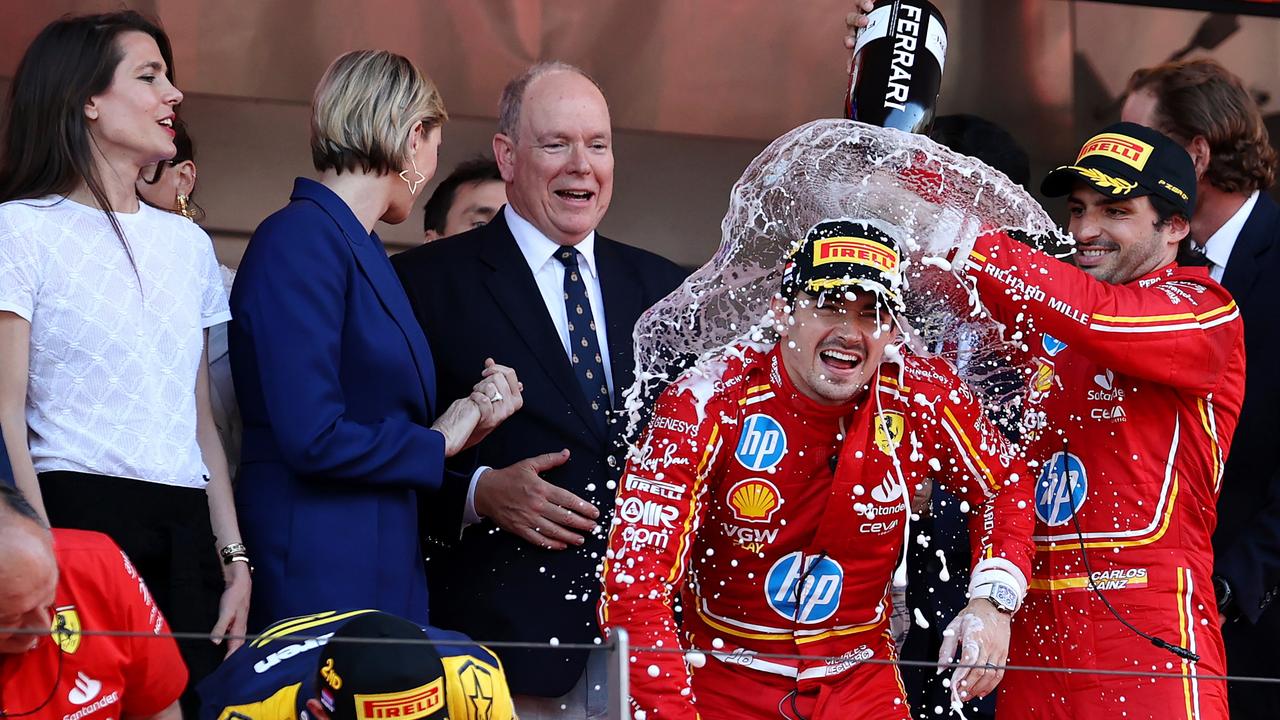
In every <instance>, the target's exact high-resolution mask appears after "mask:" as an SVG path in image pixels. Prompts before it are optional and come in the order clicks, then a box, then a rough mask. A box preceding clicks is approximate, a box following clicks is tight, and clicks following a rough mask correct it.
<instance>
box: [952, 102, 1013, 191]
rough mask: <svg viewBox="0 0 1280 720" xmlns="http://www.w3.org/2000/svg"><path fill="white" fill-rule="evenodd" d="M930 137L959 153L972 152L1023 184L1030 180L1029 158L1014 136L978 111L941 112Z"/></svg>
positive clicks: (971, 153)
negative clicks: (948, 113)
mask: <svg viewBox="0 0 1280 720" xmlns="http://www.w3.org/2000/svg"><path fill="white" fill-rule="evenodd" d="M929 137H930V138H931V139H932V140H933V141H934V142H936V143H938V144H939V145H946V146H947V147H949V148H951V149H952V150H955V151H956V152H958V153H960V154H962V155H971V156H973V157H976V158H978V159H979V160H981V161H982V162H984V163H986V164H988V165H990V166H991V167H993V168H995V169H997V170H999V171H1000V172H1002V173H1004V174H1005V175H1008V176H1009V179H1010V180H1012V181H1014V182H1015V183H1017V184H1019V185H1021V186H1022V187H1024V188H1025V187H1027V183H1029V182H1030V181H1031V160H1030V159H1029V158H1028V157H1027V151H1026V150H1023V149H1022V146H1021V145H1019V144H1018V141H1017V140H1014V139H1013V136H1012V135H1010V134H1009V132H1008V131H1007V130H1005V129H1004V128H1002V127H1000V126H999V125H997V124H995V123H993V122H991V121H990V120H987V119H986V118H981V117H978V116H977V115H963V114H961V115H943V116H941V117H939V118H937V119H936V120H934V121H933V129H932V130H930V131H929Z"/></svg>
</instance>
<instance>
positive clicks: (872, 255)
mask: <svg viewBox="0 0 1280 720" xmlns="http://www.w3.org/2000/svg"><path fill="white" fill-rule="evenodd" d="M833 262H844V263H853V264H855V265H865V266H866V267H870V268H875V269H876V270H879V271H881V272H886V273H896V272H898V251H897V250H894V249H892V248H889V247H886V246H884V245H883V244H881V243H878V242H875V241H873V240H868V239H866V238H860V237H830V238H823V239H821V240H818V241H817V242H815V243H814V244H813V265H814V267H817V266H818V265H826V264H827V263H833Z"/></svg>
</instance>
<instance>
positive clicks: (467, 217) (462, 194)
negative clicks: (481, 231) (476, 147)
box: [422, 155, 507, 242]
mask: <svg viewBox="0 0 1280 720" xmlns="http://www.w3.org/2000/svg"><path fill="white" fill-rule="evenodd" d="M506 204H507V186H506V185H504V184H503V182H502V173H501V172H499V170H498V163H496V162H494V161H493V160H492V159H490V158H488V157H485V156H483V155H482V156H479V157H475V158H472V159H470V160H467V161H465V162H462V163H459V164H458V166H457V167H456V168H454V169H453V172H451V173H449V177H447V178H445V179H444V180H441V181H440V184H439V185H437V186H436V189H435V191H434V192H432V193H431V197H430V198H428V199H427V204H426V206H424V207H423V209H422V237H423V239H424V240H425V241H426V242H431V241H433V240H439V239H440V238H446V237H449V236H450V235H457V234H458V233H463V232H466V231H468V230H471V229H474V228H478V227H480V226H481V225H484V224H486V223H488V222H489V221H490V220H492V219H493V216H494V215H496V214H498V211H499V210H501V209H502V206H503V205H506Z"/></svg>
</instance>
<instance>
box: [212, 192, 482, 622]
mask: <svg viewBox="0 0 1280 720" xmlns="http://www.w3.org/2000/svg"><path fill="white" fill-rule="evenodd" d="M231 311H232V316H233V318H234V319H233V320H232V322H231V326H230V332H229V340H230V346H231V370H232V376H233V378H234V380H235V386H236V395H237V397H238V398H239V401H240V412H241V415H242V417H243V421H244V447H243V451H242V455H241V460H240V472H239V475H238V477H237V481H236V490H235V493H236V508H237V511H238V512H239V520H240V529H241V532H242V534H243V535H244V540H245V544H246V545H247V546H248V548H249V552H250V554H251V555H252V557H253V560H254V564H255V565H256V572H255V574H254V578H253V598H252V605H251V609H250V629H251V630H256V629H259V628H262V627H264V626H266V625H267V624H269V623H271V622H273V621H275V620H279V619H280V618H283V617H290V616H294V615H302V614H307V613H311V612H319V611H322V610H333V609H339V610H340V609H354V608H375V609H378V610H382V611H385V612H389V613H392V614H395V615H399V616H401V617H405V618H408V619H410V620H412V621H414V622H417V623H422V624H426V623H427V621H428V617H427V582H426V570H425V568H424V566H423V561H422V553H421V551H420V545H419V534H418V510H417V494H418V492H419V491H428V492H429V491H432V490H435V489H437V488H439V487H440V484H441V480H442V477H443V472H444V436H443V435H441V434H440V433H438V432H436V431H434V430H431V429H429V426H430V424H431V422H432V418H433V416H434V410H433V404H434V395H435V372H434V370H433V367H432V364H433V361H432V357H431V350H430V348H429V347H428V346H427V339H426V337H425V336H424V335H423V333H422V329H421V327H420V326H419V325H418V323H417V321H416V320H415V319H414V316H413V311H412V309H411V308H410V306H409V301H408V298H406V297H405V294H404V290H403V289H402V288H401V287H400V283H399V282H398V281H397V280H396V276H395V272H394V271H393V270H392V268H391V262H390V261H389V260H388V259H387V255H386V252H385V251H384V250H383V247H382V242H381V241H380V240H379V239H378V236H377V235H376V234H373V235H371V234H370V233H368V232H365V229H364V227H363V226H362V225H361V224H360V222H359V221H358V220H357V219H356V217H355V215H354V214H353V213H352V212H351V209H350V208H349V207H348V206H347V204H346V203H345V202H343V201H342V200H341V199H340V198H339V197H338V196H337V195H335V194H334V193H333V192H332V191H330V190H329V189H328V188H326V187H324V186H323V185H321V184H320V183H317V182H314V181H312V180H307V179H304V178H299V179H298V180H297V181H296V183H295V184H294V188H293V195H292V197H291V198H290V203H289V205H288V206H286V207H285V208H284V209H283V210H280V211H278V212H276V213H275V214H274V215H272V216H271V217H269V218H267V219H266V220H264V221H263V223H262V224H261V225H259V226H258V229H257V230H256V231H255V232H254V233H253V237H252V239H251V240H250V241H249V247H248V249H247V250H246V251H245V254H244V259H243V260H242V261H241V263H240V269H239V272H238V273H237V275H236V282H235V286H234V289H233V291H232V293H231ZM476 376H477V378H478V377H479V370H477V371H476Z"/></svg>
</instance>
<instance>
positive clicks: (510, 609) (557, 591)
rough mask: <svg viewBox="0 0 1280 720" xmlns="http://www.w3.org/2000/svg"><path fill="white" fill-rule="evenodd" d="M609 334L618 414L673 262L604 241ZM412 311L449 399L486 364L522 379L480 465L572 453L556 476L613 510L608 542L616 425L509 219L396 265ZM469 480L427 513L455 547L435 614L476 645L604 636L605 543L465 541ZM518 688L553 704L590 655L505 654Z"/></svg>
mask: <svg viewBox="0 0 1280 720" xmlns="http://www.w3.org/2000/svg"><path fill="white" fill-rule="evenodd" d="M595 255H596V267H597V269H598V271H599V273H600V287H601V294H602V296H603V300H604V315H605V318H604V319H605V327H606V328H607V329H608V338H609V348H608V352H609V360H610V369H611V372H612V374H613V388H614V407H616V408H621V407H622V398H621V393H622V392H623V391H624V390H626V389H627V387H629V386H630V385H631V382H632V379H633V377H634V375H633V372H634V368H635V355H634V353H633V352H632V348H633V343H632V339H631V337H632V332H633V330H634V329H635V323H636V320H637V319H638V318H639V317H640V313H642V312H644V311H645V310H646V309H647V308H648V307H649V306H650V305H652V304H653V303H655V302H657V301H658V300H659V299H661V298H662V297H663V296H665V295H666V294H667V293H669V292H670V291H671V290H673V289H675V287H676V286H677V285H679V284H680V281H681V280H683V278H684V271H683V270H681V269H680V268H679V266H677V265H675V264H674V263H672V262H671V261H669V260H666V259H664V258H661V257H659V256H657V255H654V254H653V253H650V252H646V251H644V250H640V249H638V248H634V247H630V246H628V245H623V244H622V243H618V242H614V241H612V240H609V239H608V238H605V237H602V236H600V235H599V234H597V235H596V243H595ZM393 263H394V265H395V268H396V271H397V272H398V273H399V274H400V279H401V281H402V282H403V283H404V285H405V288H406V289H407V291H408V293H409V298H410V300H411V302H412V303H413V307H414V311H415V312H416V313H417V316H418V319H419V321H420V322H421V323H422V325H423V328H424V329H425V330H426V333H427V337H428V338H430V340H431V345H432V347H433V348H435V351H436V354H435V359H436V372H437V373H438V376H439V378H440V397H441V402H444V401H445V400H446V399H450V400H451V399H456V398H460V397H465V396H466V395H467V394H468V393H469V392H470V388H471V386H472V385H473V384H474V383H475V382H476V381H475V379H470V380H468V378H474V376H475V375H476V373H478V372H479V371H480V368H482V367H483V363H484V360H485V358H486V357H492V358H493V359H495V360H496V361H498V362H499V363H502V364H504V365H507V366H509V367H511V368H513V369H514V370H515V371H516V374H517V375H519V377H520V380H521V382H523V383H524V392H523V396H524V407H522V408H521V409H520V411H519V412H517V413H516V414H515V415H512V416H511V417H510V418H508V419H507V420H506V421H505V422H504V423H502V424H501V425H499V426H498V427H497V428H496V429H495V430H494V431H493V432H492V433H491V434H490V435H489V436H488V437H487V438H485V439H484V441H483V442H481V443H480V444H479V445H478V446H476V448H477V449H476V453H475V455H474V460H475V461H477V462H478V464H481V465H488V466H490V467H506V466H507V465H510V464H512V463H515V462H518V461H520V460H523V459H525V458H527V457H531V456H533V455H538V454H541V453H547V452H556V451H558V450H560V449H561V448H568V449H569V452H570V457H569V461H568V462H567V463H565V464H564V465H562V466H560V467H558V468H555V469H553V470H551V471H550V472H547V473H544V474H543V477H544V478H545V479H546V480H547V482H550V483H553V484H555V485H558V486H560V487H563V488H566V489H568V490H570V491H571V492H573V493H575V494H577V495H578V496H579V497H581V498H583V499H584V500H587V501H588V502H591V503H593V504H594V505H595V506H596V507H597V508H599V509H600V511H601V517H600V527H601V528H603V529H604V530H606V531H607V529H608V528H609V519H610V514H611V511H612V510H613V501H614V495H615V491H614V487H615V485H614V482H611V481H616V478H617V476H618V475H619V474H620V473H621V469H622V463H621V462H620V459H621V450H622V445H621V444H620V443H619V442H618V439H619V429H620V427H619V424H618V423H617V422H615V423H613V425H612V426H611V427H610V428H608V429H607V431H606V429H602V428H601V427H600V426H599V425H598V424H597V423H596V422H595V421H594V419H593V415H592V413H591V409H590V407H589V406H588V403H587V399H586V398H585V397H584V396H583V393H582V388H581V386H580V385H579V384H578V381H577V380H576V379H575V378H574V375H573V369H572V368H571V366H570V365H569V358H568V355H567V354H566V353H565V350H564V345H563V344H561V341H560V335H559V333H558V332H557V331H556V328H555V324H554V323H552V321H551V316H550V315H548V314H547V309H546V305H545V304H544V301H543V299H542V294H541V293H540V292H539V291H538V286H537V283H536V282H535V280H534V278H533V273H532V272H531V271H530V270H529V265H528V263H527V262H526V261H525V258H524V255H523V254H521V252H520V247H519V246H518V245H517V244H516V241H515V238H514V237H513V236H512V235H511V230H510V229H509V228H508V227H507V222H506V219H505V218H504V216H503V213H501V212H499V213H498V214H497V215H496V216H495V217H494V219H493V220H492V221H491V222H490V223H489V224H488V225H485V226H483V227H480V228H476V229H475V230H471V231H469V232H465V233H462V234H461V235H455V236H453V237H450V238H445V239H443V240H437V241H435V242H433V243H429V244H427V245H424V246H422V247H418V248H414V249H412V250H408V251H406V252H403V253H400V254H399V255H397V256H395V258H393ZM469 484H470V483H469V477H466V478H462V477H460V478H458V479H457V480H456V481H455V480H454V479H453V478H450V479H449V480H448V481H446V482H445V486H444V488H443V489H442V492H441V494H440V495H439V496H437V497H435V498H432V503H431V505H430V506H429V507H426V508H425V509H426V511H427V512H429V513H430V517H431V531H432V534H433V535H436V536H438V537H439V538H441V539H442V540H443V542H444V543H445V545H444V546H439V545H438V546H435V547H433V548H432V549H431V552H430V553H429V567H430V573H431V613H432V617H433V618H434V619H435V621H436V622H437V625H439V626H441V627H447V628H450V629H453V630H460V631H462V632H466V633H469V634H470V635H471V636H472V637H474V638H476V639H477V641H478V642H483V641H485V640H519V641H528V642H542V643H545V642H547V641H549V640H551V638H557V639H558V640H559V641H560V642H562V643H571V642H572V643H590V642H591V641H592V640H594V639H596V638H598V637H599V632H600V631H599V629H598V628H597V627H596V620H595V606H596V599H597V598H598V597H599V594H600V579H599V577H598V576H597V574H596V565H597V564H598V563H599V562H600V560H601V558H603V557H604V551H605V536H604V534H603V532H602V533H601V534H599V535H596V536H588V537H587V542H586V544H585V545H583V546H582V547H579V548H570V549H568V550H562V551H558V552H557V551H551V550H543V549H540V548H536V547H534V546H532V545H530V544H529V543H527V542H525V541H524V540H522V539H520V538H518V537H516V536H515V535H512V534H510V533H505V532H500V531H498V530H496V528H495V526H494V525H493V524H492V523H490V522H488V521H485V522H483V523H481V524H479V525H473V526H471V527H469V528H467V530H466V532H465V533H462V534H461V539H460V540H459V528H460V525H461V523H462V513H463V507H464V505H465V502H466V495H467V488H468V487H469ZM498 655H499V657H501V658H502V663H503V666H504V667H505V669H506V672H507V679H508V682H509V683H510V685H511V691H512V692H513V693H516V694H528V695H542V696H546V697H555V696H558V695H563V694H564V693H566V692H568V691H569V690H570V689H571V688H572V687H573V684H574V683H575V682H576V681H577V680H578V678H579V677H580V676H581V675H582V669H583V665H584V663H585V659H586V654H585V653H583V652H578V651H566V652H547V651H529V650H515V649H502V650H499V651H498Z"/></svg>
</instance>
